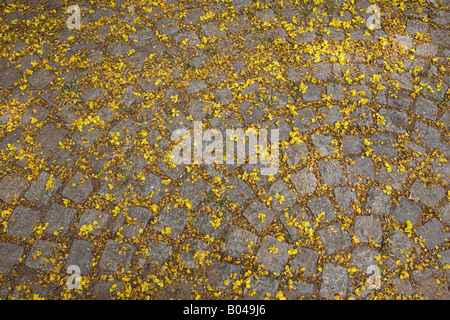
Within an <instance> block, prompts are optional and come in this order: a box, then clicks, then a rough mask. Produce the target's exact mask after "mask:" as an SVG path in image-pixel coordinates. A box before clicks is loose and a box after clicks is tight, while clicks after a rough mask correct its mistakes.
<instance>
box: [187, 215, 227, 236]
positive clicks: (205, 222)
mask: <svg viewBox="0 0 450 320" xmlns="http://www.w3.org/2000/svg"><path fill="white" fill-rule="evenodd" d="M214 215H216V216H217V218H215V217H213V216H212V215H210V214H208V213H202V214H199V215H197V216H195V217H194V227H196V228H197V229H198V231H200V232H201V233H203V234H206V235H209V236H211V237H216V236H217V235H218V234H219V233H220V232H222V230H223V229H225V228H226V226H227V225H228V222H229V221H230V219H231V213H230V212H229V211H228V210H227V209H225V210H220V211H219V212H218V211H216V212H215V213H214ZM219 219H220V225H216V224H215V223H216V221H217V220H219Z"/></svg>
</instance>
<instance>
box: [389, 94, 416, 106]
mask: <svg viewBox="0 0 450 320" xmlns="http://www.w3.org/2000/svg"><path fill="white" fill-rule="evenodd" d="M410 103H411V96H410V95H409V94H408V93H406V92H398V93H397V94H396V95H395V96H391V95H389V96H388V99H387V104H388V106H391V107H394V108H399V109H403V110H409V105H410Z"/></svg>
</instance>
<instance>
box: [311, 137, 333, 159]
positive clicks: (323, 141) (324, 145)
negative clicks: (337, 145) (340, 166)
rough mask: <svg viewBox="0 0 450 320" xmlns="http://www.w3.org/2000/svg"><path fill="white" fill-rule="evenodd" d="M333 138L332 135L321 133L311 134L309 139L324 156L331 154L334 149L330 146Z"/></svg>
mask: <svg viewBox="0 0 450 320" xmlns="http://www.w3.org/2000/svg"><path fill="white" fill-rule="evenodd" d="M333 139H334V137H333V136H332V135H325V134H321V133H319V134H313V135H311V140H312V142H313V143H314V146H315V148H316V150H317V151H319V152H320V154H321V155H322V156H325V157H326V156H328V155H330V154H333V152H334V149H333V148H332V147H331V140H333Z"/></svg>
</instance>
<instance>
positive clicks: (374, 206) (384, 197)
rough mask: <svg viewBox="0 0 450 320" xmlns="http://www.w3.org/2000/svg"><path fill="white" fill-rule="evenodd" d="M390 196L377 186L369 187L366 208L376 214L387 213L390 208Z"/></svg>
mask: <svg viewBox="0 0 450 320" xmlns="http://www.w3.org/2000/svg"><path fill="white" fill-rule="evenodd" d="M390 201H391V196H390V195H388V194H387V193H385V192H383V189H381V188H379V187H374V186H372V187H370V189H369V192H368V193H367V200H366V208H367V209H368V210H369V212H370V213H373V214H376V215H379V216H381V215H387V214H389V212H390V209H391V203H390Z"/></svg>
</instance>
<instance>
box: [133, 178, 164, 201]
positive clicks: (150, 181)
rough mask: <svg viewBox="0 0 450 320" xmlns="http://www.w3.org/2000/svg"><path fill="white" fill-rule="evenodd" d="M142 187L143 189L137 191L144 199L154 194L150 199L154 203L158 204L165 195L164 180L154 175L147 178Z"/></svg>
mask: <svg viewBox="0 0 450 320" xmlns="http://www.w3.org/2000/svg"><path fill="white" fill-rule="evenodd" d="M141 186H142V187H139V188H136V191H137V192H139V193H140V194H142V195H143V196H144V197H148V196H149V195H150V194H152V195H151V196H150V199H152V202H153V203H158V202H159V200H160V199H161V198H162V197H163V196H164V194H165V191H164V190H165V186H164V185H163V184H162V180H161V179H160V178H159V177H158V176H156V175H154V174H153V173H149V174H147V175H146V176H145V180H144V181H143V183H142V184H141Z"/></svg>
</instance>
